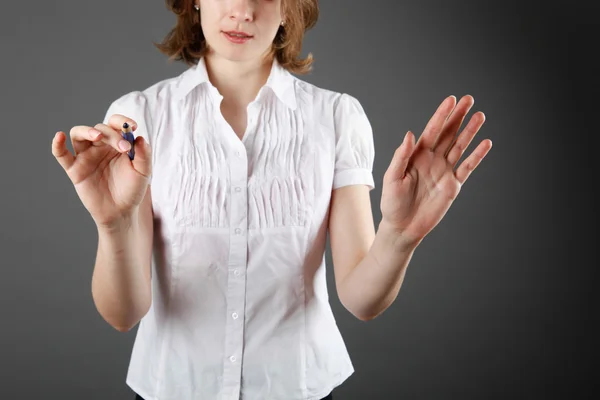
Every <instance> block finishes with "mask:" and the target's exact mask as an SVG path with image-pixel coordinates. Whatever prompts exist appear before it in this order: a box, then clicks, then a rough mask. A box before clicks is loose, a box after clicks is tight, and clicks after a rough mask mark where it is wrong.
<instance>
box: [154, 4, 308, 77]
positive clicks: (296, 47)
mask: <svg viewBox="0 0 600 400" xmlns="http://www.w3.org/2000/svg"><path fill="white" fill-rule="evenodd" d="M165 3H166V6H167V9H169V10H170V11H172V12H173V13H174V14H175V15H176V16H177V23H176V24H175V27H174V28H173V29H171V31H170V32H169V33H168V34H167V35H166V36H165V38H164V39H163V41H162V42H161V43H156V42H153V44H154V45H155V46H156V47H157V48H158V50H160V52H161V53H163V54H165V55H167V56H169V60H170V61H182V62H184V63H185V64H187V65H189V66H193V65H196V64H197V63H198V61H199V60H200V58H202V57H203V56H204V55H205V54H206V53H207V51H208V44H207V42H206V39H205V37H204V33H203V32H202V26H201V24H200V15H199V12H198V11H197V10H196V9H195V8H194V3H195V0H165ZM318 3H319V2H318V0H281V7H282V13H283V15H285V24H284V25H283V26H279V30H278V31H277V34H276V35H275V38H274V39H273V44H272V46H271V49H270V52H269V54H268V56H274V57H276V58H277V61H278V62H279V63H280V64H281V66H282V67H283V68H285V69H287V70H288V71H289V72H291V73H295V74H306V73H308V72H310V70H311V69H312V63H313V56H312V54H311V53H309V54H308V56H307V57H306V58H304V59H302V58H300V52H301V51H302V40H303V39H304V33H305V32H306V31H307V30H309V29H311V28H312V27H314V26H315V24H316V23H317V20H318V18H319V4H318Z"/></svg>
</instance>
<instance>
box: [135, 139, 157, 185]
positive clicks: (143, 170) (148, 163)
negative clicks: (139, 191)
mask: <svg viewBox="0 0 600 400" xmlns="http://www.w3.org/2000/svg"><path fill="white" fill-rule="evenodd" d="M133 147H134V150H135V157H134V158H133V160H132V161H131V163H132V164H133V168H134V169H135V170H136V171H138V172H139V173H140V174H142V175H144V176H145V177H150V175H151V174H152V149H151V148H150V144H149V143H148V142H146V141H145V140H144V137H143V136H138V137H136V138H135V140H134V142H133Z"/></svg>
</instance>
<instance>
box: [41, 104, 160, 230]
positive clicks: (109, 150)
mask: <svg viewBox="0 0 600 400" xmlns="http://www.w3.org/2000/svg"><path fill="white" fill-rule="evenodd" d="M125 122H127V123H128V124H129V125H130V126H131V127H132V130H133V131H134V133H135V130H136V128H137V124H136V122H135V121H133V120H132V119H131V118H127V117H125V116H123V115H120V114H114V115H112V116H111V117H110V119H109V121H108V125H105V124H97V125H95V126H94V127H93V128H92V127H90V126H85V125H80V126H75V127H73V128H72V129H71V131H70V136H71V144H72V145H73V150H74V152H75V155H73V154H71V152H70V151H69V149H67V146H66V139H67V136H66V134H65V133H64V132H62V131H59V132H57V133H56V135H55V136H54V139H53V140H52V155H54V157H55V158H56V160H57V161H58V163H59V164H60V165H61V166H62V167H63V169H64V170H65V172H66V173H67V175H68V176H69V179H71V182H73V185H74V186H75V190H76V192H77V194H78V195H79V198H80V199H81V201H82V202H83V205H84V206H85V208H86V209H87V210H88V212H89V213H90V214H91V215H92V218H93V220H94V222H96V224H97V225H98V227H103V228H113V227H116V226H119V224H121V223H122V222H123V221H127V219H128V218H130V217H132V216H133V215H134V213H135V212H136V210H137V207H138V206H139V204H140V203H141V202H142V200H143V198H144V195H145V194H146V189H147V187H148V182H149V177H150V174H151V172H152V163H151V148H150V145H149V144H148V142H146V141H145V140H144V138H143V137H142V136H137V137H136V138H135V142H134V150H135V157H134V159H133V160H130V159H129V156H128V155H127V151H129V149H130V145H129V142H127V141H126V140H124V139H123V137H122V136H121V127H122V126H123V123H125ZM122 144H125V147H124V148H121V147H119V146H120V145H122Z"/></svg>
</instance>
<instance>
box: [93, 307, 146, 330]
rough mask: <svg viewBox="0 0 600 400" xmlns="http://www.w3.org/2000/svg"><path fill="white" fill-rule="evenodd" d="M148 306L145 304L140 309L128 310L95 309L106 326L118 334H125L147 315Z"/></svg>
mask: <svg viewBox="0 0 600 400" xmlns="http://www.w3.org/2000/svg"><path fill="white" fill-rule="evenodd" d="M150 304H151V302H147V303H146V304H144V305H143V306H141V307H132V308H131V309H128V310H123V309H118V310H115V309H103V308H102V307H98V306H96V309H97V311H98V313H99V314H100V316H101V317H102V319H104V321H106V323H107V324H108V325H110V326H111V327H112V328H114V329H115V330H116V331H118V332H123V333H126V332H129V331H131V330H132V329H133V328H134V327H135V326H136V325H137V324H138V323H139V322H140V321H141V319H142V318H143V317H144V316H145V315H146V314H147V313H148V311H149V310H150Z"/></svg>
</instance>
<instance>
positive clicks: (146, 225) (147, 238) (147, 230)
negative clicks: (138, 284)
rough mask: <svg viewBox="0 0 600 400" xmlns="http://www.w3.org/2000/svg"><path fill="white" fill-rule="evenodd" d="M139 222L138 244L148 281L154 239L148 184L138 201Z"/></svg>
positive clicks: (150, 194)
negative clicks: (139, 238) (140, 199)
mask: <svg viewBox="0 0 600 400" xmlns="http://www.w3.org/2000/svg"><path fill="white" fill-rule="evenodd" d="M139 224H140V232H141V243H139V246H140V247H141V249H142V254H144V260H143V265H144V268H145V270H144V276H145V277H146V279H147V280H148V282H150V281H151V279H152V242H153V240H154V211H153V209H152V192H151V190H150V185H148V188H147V189H146V194H145V196H144V199H143V200H142V202H141V203H140V207H139Z"/></svg>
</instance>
